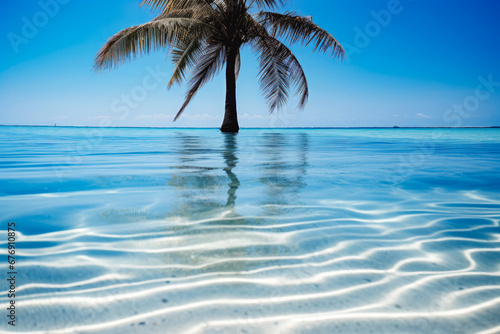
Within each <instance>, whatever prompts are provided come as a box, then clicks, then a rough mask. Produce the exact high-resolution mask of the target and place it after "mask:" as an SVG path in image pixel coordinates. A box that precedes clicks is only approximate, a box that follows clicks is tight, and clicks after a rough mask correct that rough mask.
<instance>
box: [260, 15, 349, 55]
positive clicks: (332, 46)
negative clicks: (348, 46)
mask: <svg viewBox="0 0 500 334" xmlns="http://www.w3.org/2000/svg"><path fill="white" fill-rule="evenodd" d="M257 18H258V20H259V22H260V23H261V24H262V25H263V26H264V27H266V28H268V29H269V30H270V33H271V35H273V36H275V37H281V38H284V39H285V40H287V41H289V42H290V43H298V42H301V43H302V44H304V45H305V46H307V45H309V44H311V43H313V44H314V51H316V50H318V51H319V52H322V53H328V54H329V55H330V56H331V57H334V58H339V59H340V60H342V59H344V58H345V50H344V48H343V47H342V45H340V43H339V42H338V41H337V40H336V39H335V37H333V36H332V34H330V33H329V32H328V31H326V30H324V29H322V28H320V27H319V26H318V25H317V24H316V23H314V22H313V21H312V19H311V18H310V17H304V16H298V15H296V14H295V13H293V12H288V13H285V14H280V13H273V12H260V13H258V14H257Z"/></svg>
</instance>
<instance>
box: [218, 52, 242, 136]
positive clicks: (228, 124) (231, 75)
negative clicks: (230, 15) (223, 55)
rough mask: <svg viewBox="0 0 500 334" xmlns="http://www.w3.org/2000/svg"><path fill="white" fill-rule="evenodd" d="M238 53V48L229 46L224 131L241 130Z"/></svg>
mask: <svg viewBox="0 0 500 334" xmlns="http://www.w3.org/2000/svg"><path fill="white" fill-rule="evenodd" d="M236 55H237V48H229V51H228V54H227V62H226V109H225V110H226V111H225V114H224V121H223V122H222V126H221V128H220V130H221V131H222V132H238V131H239V130H240V127H239V126H238V115H237V113H236V71H235V69H236Z"/></svg>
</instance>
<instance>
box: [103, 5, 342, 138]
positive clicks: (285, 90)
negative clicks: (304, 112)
mask: <svg viewBox="0 0 500 334" xmlns="http://www.w3.org/2000/svg"><path fill="white" fill-rule="evenodd" d="M286 2H287V0H142V2H141V6H144V5H146V6H149V7H151V9H152V10H153V11H158V12H159V13H160V14H159V15H158V16H157V17H156V18H155V19H154V20H152V21H150V22H148V23H145V24H142V25H138V26H134V27H131V28H127V29H124V30H122V31H120V32H119V33H117V34H116V35H114V36H112V37H111V38H110V39H109V40H108V41H107V42H106V44H105V45H104V46H103V47H102V48H101V50H100V51H99V53H98V54H97V55H96V59H95V64H94V66H95V69H96V70H103V69H110V68H113V67H115V66H117V65H118V64H120V63H123V62H125V61H127V60H129V59H130V58H135V57H137V56H139V55H143V54H146V53H148V52H151V51H156V50H166V51H167V52H169V53H170V54H171V56H172V60H173V62H174V64H175V68H174V72H173V75H172V78H171V80H170V82H169V83H168V88H170V87H172V85H173V84H176V83H181V82H182V81H183V80H184V79H185V77H186V72H187V71H190V73H191V76H190V79H189V83H188V86H189V89H188V91H187V94H186V99H185V102H184V104H183V105H182V107H181V108H180V110H179V112H178V113H177V115H176V116H175V119H174V121H175V120H177V119H178V118H179V116H180V115H181V114H182V113H183V111H184V110H185V109H186V107H187V105H188V104H189V102H190V101H191V100H192V99H193V97H194V96H195V94H196V93H197V92H198V90H199V89H200V88H201V87H203V85H204V84H205V83H207V82H208V81H209V80H211V79H212V78H213V77H214V76H215V75H216V74H217V73H218V72H220V71H221V70H222V69H223V67H224V64H225V65H226V106H225V115H224V121H223V123H222V127H221V129H220V130H221V131H223V132H238V130H239V126H238V117H237V112H236V80H237V78H238V73H239V69H240V49H241V47H242V46H243V45H249V46H250V47H251V49H252V50H253V52H254V53H255V54H257V56H258V61H259V66H260V72H259V82H260V87H261V90H262V92H263V95H264V96H265V98H266V100H267V104H268V106H269V109H270V112H271V113H272V112H274V111H275V110H277V109H280V108H282V107H283V106H284V105H285V104H286V102H287V100H288V97H289V90H290V89H291V88H294V89H295V91H296V94H297V95H299V97H300V101H299V107H300V108H304V106H305V104H306V102H307V99H308V95H309V88H308V85H307V80H306V76H305V74H304V71H303V69H302V66H301V65H300V63H299V62H298V60H297V58H296V57H295V55H294V54H293V53H292V52H291V51H290V49H289V48H288V47H287V46H286V45H285V44H283V42H281V41H280V40H279V39H278V38H281V39H282V40H283V41H285V42H289V43H292V44H293V43H302V44H303V45H305V46H307V45H309V44H311V45H313V46H314V51H316V50H317V51H319V52H322V53H327V54H329V55H330V56H331V57H333V58H339V59H343V58H344V57H345V51H344V49H343V48H342V46H341V45H340V43H339V42H338V41H337V40H336V39H335V38H334V37H333V36H332V35H331V34H330V33H328V32H327V31H326V30H324V29H322V28H320V27H319V26H318V25H317V24H315V23H313V21H312V19H311V17H304V16H299V15H297V14H296V13H294V12H286V13H284V14H280V13H276V12H270V11H266V10H273V9H276V8H278V7H279V6H282V5H285V3H286Z"/></svg>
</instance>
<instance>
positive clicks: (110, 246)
mask: <svg viewBox="0 0 500 334" xmlns="http://www.w3.org/2000/svg"><path fill="white" fill-rule="evenodd" d="M499 144H500V129H386V130H384V129H337V130H242V132H241V133H240V134H238V135H224V134H221V133H219V132H218V131H217V130H176V129H170V130H168V129H98V128H95V129H92V128H34V127H0V169H1V174H0V213H1V222H2V233H3V235H4V238H3V240H2V245H1V246H0V247H2V248H3V250H2V252H4V254H5V253H6V248H7V245H6V241H5V240H6V237H5V234H6V232H5V231H6V229H7V223H8V222H11V221H14V222H16V228H17V230H18V232H17V234H18V235H17V254H16V255H17V263H16V265H17V271H18V277H17V284H18V286H17V301H18V304H17V305H18V308H17V316H18V319H17V321H18V322H17V326H16V328H15V329H16V331H18V332H23V333H483V334H486V333H499V332H500V228H499V220H500V192H499V190H500V145H499ZM5 260H6V257H5ZM1 267H3V268H4V269H3V271H4V272H7V263H6V261H4V264H3V265H1ZM4 275H6V274H4ZM2 281H4V284H3V285H2V291H3V292H2V294H1V296H0V304H1V308H2V309H4V310H5V308H6V307H7V303H8V298H7V293H6V290H7V286H6V281H5V280H2ZM2 313H3V315H2V319H3V320H2V321H1V322H0V329H1V330H2V332H6V331H7V332H9V331H11V330H12V329H11V328H10V327H9V326H8V325H7V321H6V317H5V314H6V311H4V312H2Z"/></svg>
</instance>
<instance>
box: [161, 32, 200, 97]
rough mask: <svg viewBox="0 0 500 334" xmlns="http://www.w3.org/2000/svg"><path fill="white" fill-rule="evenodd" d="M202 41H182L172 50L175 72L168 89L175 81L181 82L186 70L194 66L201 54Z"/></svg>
mask: <svg viewBox="0 0 500 334" xmlns="http://www.w3.org/2000/svg"><path fill="white" fill-rule="evenodd" d="M201 50H202V48H201V42H200V40H198V39H193V40H191V41H181V42H179V44H178V45H177V47H176V48H175V49H173V50H172V60H173V62H174V64H175V68H174V73H173V75H172V78H171V79H170V81H169V83H168V89H170V88H172V86H173V85H174V84H175V83H181V82H182V81H183V80H184V78H185V72H186V70H187V69H189V68H190V67H192V66H193V65H194V63H195V62H196V60H197V59H198V58H199V56H200V51H201Z"/></svg>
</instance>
